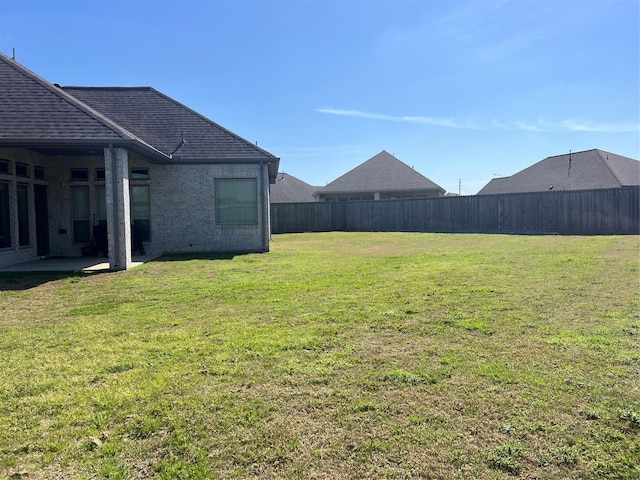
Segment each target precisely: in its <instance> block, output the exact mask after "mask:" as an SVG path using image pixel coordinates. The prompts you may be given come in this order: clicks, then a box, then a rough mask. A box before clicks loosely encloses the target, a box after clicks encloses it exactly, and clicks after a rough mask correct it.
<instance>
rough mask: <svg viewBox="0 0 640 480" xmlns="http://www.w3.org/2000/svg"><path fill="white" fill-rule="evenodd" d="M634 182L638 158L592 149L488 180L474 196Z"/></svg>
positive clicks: (638, 177) (639, 176) (638, 179)
mask: <svg viewBox="0 0 640 480" xmlns="http://www.w3.org/2000/svg"><path fill="white" fill-rule="evenodd" d="M570 159H571V162H569V160H570ZM636 185H640V162H639V161H637V160H634V159H632V158H628V157H623V156H621V155H616V154H615V153H610V152H605V151H603V150H598V149H593V150H586V151H584V152H575V153H566V154H563V155H557V156H553V157H547V158H545V159H544V160H541V161H539V162H537V163H535V164H533V165H531V166H530V167H527V168H525V169H524V170H521V171H520V172H518V173H516V174H514V175H512V176H510V177H504V178H495V179H493V180H491V181H490V182H489V183H488V184H487V185H485V186H484V187H483V188H482V189H481V190H480V191H479V192H478V195H492V194H501V193H520V192H543V191H548V190H589V189H601V188H620V187H626V186H636Z"/></svg>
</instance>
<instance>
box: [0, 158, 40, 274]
mask: <svg viewBox="0 0 640 480" xmlns="http://www.w3.org/2000/svg"><path fill="white" fill-rule="evenodd" d="M44 158H45V157H44V156H42V155H38V154H37V153H33V152H28V151H22V150H20V149H5V148H3V149H0V159H1V160H4V161H8V162H9V173H8V174H4V173H0V182H3V183H7V184H8V185H9V221H10V231H11V246H10V247H5V248H0V267H2V266H5V265H13V264H14V263H20V262H27V261H30V260H36V259H37V258H38V256H37V249H36V220H35V218H36V215H35V205H34V203H35V202H34V194H33V185H36V184H42V185H46V183H47V182H46V181H43V180H38V179H36V178H34V166H37V167H44V166H45V165H46V162H45V161H44ZM16 162H18V163H22V164H25V165H27V172H28V176H26V177H22V176H17V175H16V168H15V164H16ZM18 184H26V185H28V187H29V188H28V204H29V208H28V215H29V245H25V246H20V245H19V237H18V205H17V204H18V202H17V185H18Z"/></svg>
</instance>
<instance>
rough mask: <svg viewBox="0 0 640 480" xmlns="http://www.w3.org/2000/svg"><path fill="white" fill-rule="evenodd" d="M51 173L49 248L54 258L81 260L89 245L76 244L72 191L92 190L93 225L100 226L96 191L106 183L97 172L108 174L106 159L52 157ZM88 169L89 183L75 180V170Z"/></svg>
mask: <svg viewBox="0 0 640 480" xmlns="http://www.w3.org/2000/svg"><path fill="white" fill-rule="evenodd" d="M48 165H49V166H48V168H47V170H46V172H47V181H48V191H47V196H48V197H47V200H48V202H49V246H50V255H52V256H64V257H79V256H81V255H82V251H81V249H82V247H84V246H85V245H86V242H80V243H75V242H74V241H73V217H72V211H71V188H72V187H76V186H78V187H79V186H88V187H89V208H90V224H91V225H95V224H96V223H97V215H98V213H97V195H96V187H98V186H104V185H105V182H104V179H98V178H97V171H98V170H104V158H103V157H102V155H100V156H91V157H83V156H68V157H67V156H56V157H49V162H48ZM74 168H86V169H87V173H88V179H87V180H71V170H72V169H74Z"/></svg>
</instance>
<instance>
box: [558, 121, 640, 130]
mask: <svg viewBox="0 0 640 480" xmlns="http://www.w3.org/2000/svg"><path fill="white" fill-rule="evenodd" d="M562 126H563V127H564V128H565V129H566V130H568V131H570V132H599V133H629V132H639V131H640V125H634V124H632V123H594V124H588V123H585V122H578V121H576V120H564V121H563V122H562Z"/></svg>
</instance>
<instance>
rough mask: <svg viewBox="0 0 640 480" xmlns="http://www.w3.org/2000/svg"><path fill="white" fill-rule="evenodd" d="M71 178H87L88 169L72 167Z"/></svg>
mask: <svg viewBox="0 0 640 480" xmlns="http://www.w3.org/2000/svg"><path fill="white" fill-rule="evenodd" d="M71 180H89V170H87V169H86V168H74V169H72V170H71Z"/></svg>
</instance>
